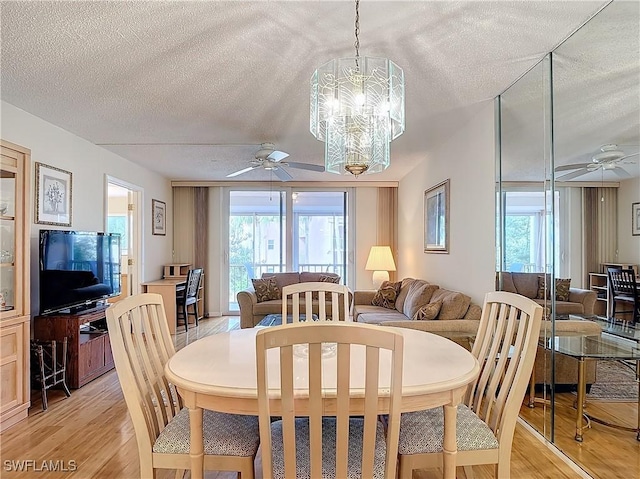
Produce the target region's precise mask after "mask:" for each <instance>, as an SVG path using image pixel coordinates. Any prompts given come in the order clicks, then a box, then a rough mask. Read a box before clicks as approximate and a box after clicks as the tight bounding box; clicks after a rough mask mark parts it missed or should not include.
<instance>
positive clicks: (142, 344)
mask: <svg viewBox="0 0 640 479" xmlns="http://www.w3.org/2000/svg"><path fill="white" fill-rule="evenodd" d="M106 316H107V328H108V329H109V340H110V342H111V349H112V352H113V360H114V363H115V366H116V370H117V372H118V379H119V381H120V385H121V387H122V392H123V394H124V398H125V401H126V403H127V408H128V410H129V414H131V418H132V420H133V424H134V427H135V430H136V439H137V441H138V447H139V448H142V449H141V450H149V451H150V450H151V447H152V445H153V443H154V442H155V440H156V438H157V437H158V435H159V434H160V432H161V431H162V430H163V429H164V427H165V426H166V425H167V423H168V422H169V421H170V420H171V419H172V418H173V417H174V416H175V415H176V414H177V413H178V412H179V411H180V409H182V402H181V399H180V397H179V396H178V394H177V391H176V390H175V388H174V386H173V385H171V384H169V383H168V381H167V380H166V378H165V375H164V367H165V365H166V363H167V361H168V360H169V358H170V357H171V356H173V354H175V348H174V346H173V342H172V340H171V335H170V333H169V325H168V323H167V318H166V315H165V311H164V304H163V302H162V296H161V295H159V294H155V293H145V294H138V295H134V296H129V297H127V298H125V299H123V300H122V301H119V302H117V303H115V304H113V305H112V306H111V307H109V308H108V309H107V311H106Z"/></svg>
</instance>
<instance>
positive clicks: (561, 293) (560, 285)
mask: <svg viewBox="0 0 640 479" xmlns="http://www.w3.org/2000/svg"><path fill="white" fill-rule="evenodd" d="M570 287H571V278H566V279H560V278H556V301H569V288H570Z"/></svg>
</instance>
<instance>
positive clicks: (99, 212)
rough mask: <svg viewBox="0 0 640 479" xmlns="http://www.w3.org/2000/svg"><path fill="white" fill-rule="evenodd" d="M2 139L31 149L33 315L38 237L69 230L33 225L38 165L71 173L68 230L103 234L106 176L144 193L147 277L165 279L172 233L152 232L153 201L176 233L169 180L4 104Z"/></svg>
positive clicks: (0, 119)
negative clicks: (49, 231) (50, 231)
mask: <svg viewBox="0 0 640 479" xmlns="http://www.w3.org/2000/svg"><path fill="white" fill-rule="evenodd" d="M0 107H1V111H0V124H1V126H2V132H1V135H2V139H3V140H7V141H10V142H12V143H16V144H18V145H20V146H23V147H25V148H29V149H30V150H31V163H32V166H31V191H30V192H29V193H28V197H29V198H30V201H31V205H32V208H31V215H32V216H31V221H32V225H31V312H32V314H37V313H38V312H39V304H38V303H39V301H38V295H39V287H38V237H39V236H38V235H39V231H40V229H49V228H51V229H66V228H63V227H58V226H48V225H40V224H35V223H33V222H34V221H35V213H34V210H35V207H34V201H35V194H34V191H35V177H34V172H35V163H36V162H40V163H45V164H47V165H50V166H55V167H57V168H61V169H63V170H67V171H70V172H71V173H72V174H73V189H72V208H71V212H72V224H71V228H70V229H74V230H84V231H104V224H105V216H106V213H105V198H106V191H105V175H109V176H112V177H115V178H118V179H121V180H124V181H127V182H129V183H132V184H134V185H138V186H140V187H141V188H143V189H144V193H143V204H144V215H143V217H144V218H145V220H144V224H143V233H142V236H143V261H144V265H143V278H142V281H147V280H152V279H158V278H161V277H162V265H163V264H165V263H170V262H171V260H172V259H171V247H172V238H171V234H168V235H167V236H153V235H151V233H150V230H151V199H152V198H154V199H158V200H161V201H164V202H165V203H166V204H167V231H172V224H171V223H172V218H173V214H172V196H171V184H170V182H169V180H167V179H166V178H164V177H162V176H160V175H158V174H157V173H154V172H152V171H150V170H147V169H145V168H142V167H141V166H139V165H137V164H135V163H132V162H130V161H128V160H125V159H124V158H122V157H120V156H118V155H116V154H114V153H111V152H110V151H107V150H105V149H104V148H101V147H99V146H96V145H94V144H92V143H90V142H89V141H87V140H85V139H83V138H80V137H79V136H76V135H74V134H72V133H69V132H68V131H66V130H63V129H62V128H60V127H58V126H55V125H53V124H51V123H49V122H47V121H44V120H42V119H40V118H38V117H36V116H34V115H31V114H30V113H27V112H25V111H23V110H20V109H18V108H16V107H15V106H13V105H11V104H9V103H6V102H4V101H3V102H2V103H1V104H0Z"/></svg>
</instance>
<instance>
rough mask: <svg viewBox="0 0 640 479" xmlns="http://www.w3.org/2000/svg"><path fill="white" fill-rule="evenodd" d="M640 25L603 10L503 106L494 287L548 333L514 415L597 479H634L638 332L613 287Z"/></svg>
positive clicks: (622, 250)
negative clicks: (533, 312)
mask: <svg viewBox="0 0 640 479" xmlns="http://www.w3.org/2000/svg"><path fill="white" fill-rule="evenodd" d="M639 25H640V5H639V4H638V3H637V2H622V1H614V2H612V3H610V4H609V5H607V6H606V7H605V8H604V9H603V10H601V11H600V12H599V13H598V14H597V15H596V16H595V17H594V18H593V19H591V20H590V21H589V22H587V23H586V24H585V25H584V26H583V27H582V28H581V29H579V30H578V31H577V32H575V33H574V34H573V35H572V36H571V37H570V38H569V39H567V40H566V41H565V42H564V43H563V44H562V45H560V46H559V47H558V48H557V49H556V50H555V51H553V52H552V53H551V54H550V56H549V58H548V69H547V65H546V64H545V62H544V61H543V62H541V63H540V64H539V65H538V66H536V67H535V68H534V69H532V70H531V71H530V72H528V73H527V74H526V75H525V76H524V77H523V78H521V79H520V80H519V81H518V82H517V83H516V84H514V85H513V86H512V87H511V88H510V89H509V90H507V91H506V92H504V94H503V95H501V96H500V98H499V104H500V115H501V118H500V145H499V146H500V152H501V154H500V163H499V172H498V178H499V180H500V183H499V192H500V196H499V198H500V203H499V204H498V212H499V222H498V227H499V229H500V231H499V234H498V238H499V251H500V252H501V254H500V258H499V261H498V265H497V266H498V268H499V269H498V271H501V272H502V273H501V279H502V281H501V284H500V285H499V286H500V288H501V289H505V290H510V288H515V289H516V290H518V291H517V292H520V291H519V290H520V289H522V290H523V291H527V293H528V294H533V295H536V297H538V299H537V300H538V301H539V302H542V303H543V304H544V305H545V308H546V313H547V317H548V318H549V320H550V321H549V327H547V329H546V331H545V333H543V334H542V336H543V337H542V338H541V343H540V347H539V350H538V356H537V358H536V366H535V370H534V374H533V379H532V382H531V384H532V387H531V388H530V394H529V396H528V397H527V398H526V399H525V404H523V407H522V408H521V416H522V417H523V418H524V419H525V420H526V421H527V422H528V423H530V424H531V425H533V427H534V428H536V429H537V430H538V431H540V432H541V433H543V434H544V435H545V437H547V438H548V439H550V440H551V441H552V442H553V443H554V444H555V445H556V446H558V447H559V448H560V449H561V450H562V451H563V452H564V453H565V454H567V455H568V456H569V457H570V458H571V459H572V460H574V461H576V462H577V463H578V464H579V465H580V466H581V467H583V468H584V469H585V470H586V471H587V472H588V473H589V474H591V475H592V476H594V477H599V478H609V477H610V478H614V477H621V475H623V476H625V477H627V476H628V477H640V464H638V463H637V461H629V455H628V454H629V451H637V445H638V440H640V435H638V425H639V416H638V385H637V382H635V381H634V378H635V371H634V369H635V368H636V367H637V366H638V359H639V356H638V354H639V350H638V343H639V341H640V332H639V330H638V329H636V326H638V325H636V324H635V322H634V321H633V316H632V315H630V314H629V313H623V312H622V308H620V310H619V308H616V310H615V314H614V311H613V307H612V303H613V296H614V294H613V285H612V281H611V274H610V273H611V271H612V270H613V271H618V270H620V269H622V270H629V271H630V272H631V274H632V275H634V276H637V274H638V266H639V265H640V236H634V235H633V233H632V208H633V206H632V205H633V204H634V203H637V202H640V159H639V156H640V155H639V153H640V82H639V79H640V40H639V39H640V31H639ZM545 273H546V274H545ZM532 275H535V276H536V280H537V282H536V281H535V280H534V279H530V278H528V276H532ZM527 279H530V281H528V282H527V281H526V280H527ZM510 281H511V283H510ZM536 286H538V288H537V289H536ZM540 292H542V296H539V294H540ZM525 295H527V294H525ZM543 298H544V299H543ZM632 306H633V305H631V309H632ZM639 329H640V328H639ZM587 345H588V347H587ZM576 406H577V407H576ZM582 406H584V409H583V407H582ZM582 413H584V414H585V416H584V417H583V414H582ZM585 418H589V419H588V422H587V420H586V419H585ZM587 425H589V426H590V427H588V428H587V427H586V426H587ZM603 447H604V448H605V449H606V454H603V453H602V451H603ZM596 451H599V452H596ZM625 451H626V452H625ZM613 464H615V465H616V466H615V467H613V466H612V465H613Z"/></svg>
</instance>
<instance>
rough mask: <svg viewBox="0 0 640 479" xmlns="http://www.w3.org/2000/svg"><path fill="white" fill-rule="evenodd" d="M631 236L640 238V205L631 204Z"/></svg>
mask: <svg viewBox="0 0 640 479" xmlns="http://www.w3.org/2000/svg"><path fill="white" fill-rule="evenodd" d="M631 234H632V235H633V236H640V203H632V204H631Z"/></svg>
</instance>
